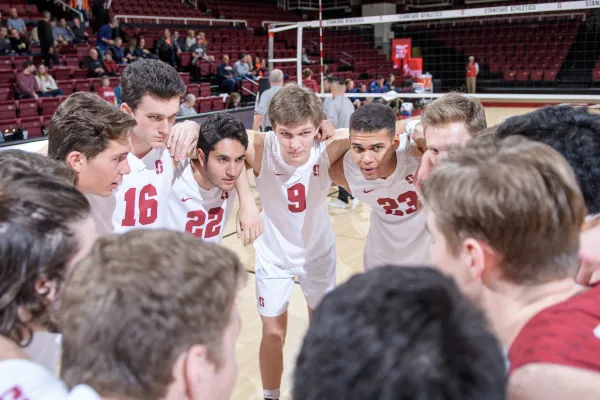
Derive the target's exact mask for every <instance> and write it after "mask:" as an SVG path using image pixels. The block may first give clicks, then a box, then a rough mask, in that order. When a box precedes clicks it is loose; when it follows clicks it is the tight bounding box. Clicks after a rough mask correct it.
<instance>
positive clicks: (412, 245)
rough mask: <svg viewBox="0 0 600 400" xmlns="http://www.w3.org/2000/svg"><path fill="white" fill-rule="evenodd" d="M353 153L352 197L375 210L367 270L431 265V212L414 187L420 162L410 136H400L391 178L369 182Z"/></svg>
mask: <svg viewBox="0 0 600 400" xmlns="http://www.w3.org/2000/svg"><path fill="white" fill-rule="evenodd" d="M351 151H352V150H349V151H348V152H347V153H346V154H345V155H344V175H345V176H346V180H347V181H348V185H349V186H350V190H351V191H352V195H353V196H354V197H355V198H357V199H359V200H360V201H362V202H365V203H366V204H367V205H369V207H371V217H370V227H369V233H368V234H367V240H366V243H365V250H364V251H365V256H364V260H365V269H372V268H373V267H377V266H381V265H383V264H395V265H413V266H414V265H423V264H429V263H430V258H429V240H430V234H429V232H428V231H427V228H426V225H427V213H426V211H425V210H424V209H423V208H422V206H421V201H420V200H419V197H418V195H417V191H416V189H415V186H414V184H413V179H414V176H415V174H416V172H417V168H418V166H419V163H418V160H416V159H415V158H414V157H413V156H412V155H411V149H410V137H409V136H408V135H406V134H404V135H402V136H400V145H399V147H398V150H396V159H397V163H396V169H395V170H394V172H393V173H392V175H390V176H389V177H388V178H387V179H376V180H367V179H365V178H364V177H363V175H362V173H361V171H360V167H359V166H358V165H356V163H355V162H354V161H353V160H352V153H351Z"/></svg>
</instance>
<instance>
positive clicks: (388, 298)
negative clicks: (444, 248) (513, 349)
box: [292, 266, 506, 400]
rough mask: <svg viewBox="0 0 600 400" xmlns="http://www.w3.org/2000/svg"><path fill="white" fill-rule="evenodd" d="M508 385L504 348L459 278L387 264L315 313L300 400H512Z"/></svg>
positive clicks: (302, 357)
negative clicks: (458, 282)
mask: <svg viewBox="0 0 600 400" xmlns="http://www.w3.org/2000/svg"><path fill="white" fill-rule="evenodd" d="M458 343H460V345H459V346H456V345H455V344H458ZM505 385H506V379H505V366H504V359H503V356H502V347H501V345H500V343H499V342H498V339H496V337H495V336H494V335H493V334H492V333H491V332H490V330H489V328H488V327H487V324H486V321H485V320H484V318H483V316H482V315H481V313H480V312H479V311H477V310H476V309H475V307H474V306H473V305H472V304H471V303H470V302H469V301H468V300H467V299H466V298H465V296H463V295H462V294H461V293H460V291H459V290H458V288H457V287H456V284H455V283H454V281H453V280H452V279H449V278H446V277H444V276H443V275H442V274H440V273H439V272H437V271H435V270H433V269H431V268H424V267H423V268H398V267H395V266H383V267H381V268H377V269H374V270H371V271H368V272H366V273H364V274H360V275H356V276H354V277H352V278H350V279H349V280H348V281H347V282H346V283H344V284H343V285H341V286H339V287H338V288H336V289H335V290H334V291H333V292H331V293H329V294H328V295H327V296H325V298H324V299H323V301H322V303H321V305H320V306H319V307H318V308H317V309H316V310H315V312H314V313H313V315H312V319H311V322H310V326H309V328H308V332H307V333H306V337H305V338H304V341H303V344H302V348H301V350H300V354H299V356H298V358H297V361H296V369H295V372H294V385H293V391H292V398H294V399H298V400H300V399H302V400H316V399H324V398H338V399H345V400H356V399H360V400H376V399H445V400H503V399H504V398H505V392H506V389H505Z"/></svg>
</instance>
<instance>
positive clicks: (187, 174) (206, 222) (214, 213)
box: [167, 160, 236, 244]
mask: <svg viewBox="0 0 600 400" xmlns="http://www.w3.org/2000/svg"><path fill="white" fill-rule="evenodd" d="M190 164H191V161H190V160H186V161H185V162H183V163H181V164H180V165H178V166H177V168H175V183H174V184H173V188H172V189H171V195H170V200H169V213H168V217H167V227H168V228H169V229H172V230H175V231H185V232H189V233H192V234H194V235H195V236H196V237H198V238H200V239H202V240H205V241H207V242H211V243H217V244H218V243H221V238H222V237H223V230H224V229H225V224H226V223H227V219H228V218H229V215H230V214H231V210H232V208H233V204H234V203H235V198H236V192H235V190H228V191H223V190H221V189H219V188H218V187H214V188H212V189H210V190H205V189H203V188H202V187H200V185H199V184H198V182H196V179H194V175H193V172H192V166H191V165H190Z"/></svg>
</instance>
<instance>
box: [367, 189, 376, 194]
mask: <svg viewBox="0 0 600 400" xmlns="http://www.w3.org/2000/svg"><path fill="white" fill-rule="evenodd" d="M373 190H375V189H371V190H367V189H365V193H371V192H372V191H373Z"/></svg>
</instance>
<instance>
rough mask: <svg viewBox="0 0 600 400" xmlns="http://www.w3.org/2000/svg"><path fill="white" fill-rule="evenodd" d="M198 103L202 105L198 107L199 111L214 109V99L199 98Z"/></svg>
mask: <svg viewBox="0 0 600 400" xmlns="http://www.w3.org/2000/svg"><path fill="white" fill-rule="evenodd" d="M196 103H199V104H200V106H199V107H198V108H196V110H197V111H198V112H199V113H205V112H210V111H211V110H212V99H211V98H210V97H208V98H199V99H198V100H196Z"/></svg>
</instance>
